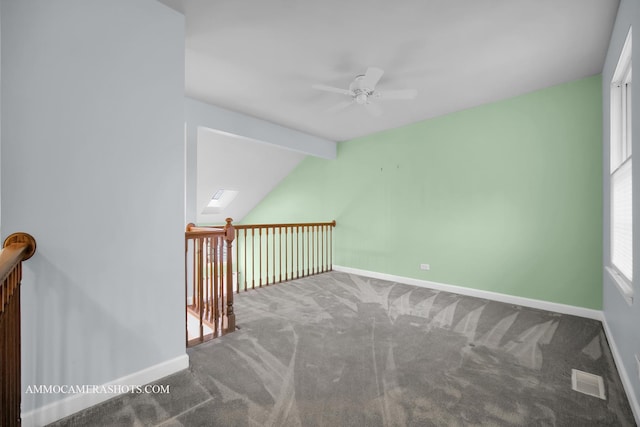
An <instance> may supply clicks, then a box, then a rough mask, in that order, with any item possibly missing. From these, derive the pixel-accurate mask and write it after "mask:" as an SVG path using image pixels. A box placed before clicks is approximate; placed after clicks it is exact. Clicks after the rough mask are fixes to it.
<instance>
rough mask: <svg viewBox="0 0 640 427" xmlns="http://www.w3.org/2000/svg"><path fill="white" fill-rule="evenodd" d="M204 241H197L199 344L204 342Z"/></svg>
mask: <svg viewBox="0 0 640 427" xmlns="http://www.w3.org/2000/svg"><path fill="white" fill-rule="evenodd" d="M203 240H204V239H202V238H200V239H198V321H199V327H200V342H202V341H204V325H203V324H202V317H203V316H204V295H203V293H204V289H203V277H202V265H203V259H202V246H203V244H204V242H203Z"/></svg>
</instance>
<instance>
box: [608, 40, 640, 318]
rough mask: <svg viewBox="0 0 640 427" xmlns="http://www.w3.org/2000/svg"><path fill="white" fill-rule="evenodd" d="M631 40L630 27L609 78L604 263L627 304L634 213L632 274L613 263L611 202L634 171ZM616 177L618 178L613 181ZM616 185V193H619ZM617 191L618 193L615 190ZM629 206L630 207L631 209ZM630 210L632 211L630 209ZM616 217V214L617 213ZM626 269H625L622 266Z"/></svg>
mask: <svg viewBox="0 0 640 427" xmlns="http://www.w3.org/2000/svg"><path fill="white" fill-rule="evenodd" d="M631 40H632V29H631V28H630V29H629V32H628V34H627V38H626V40H625V43H624V46H623V48H622V52H621V53H620V58H619V60H618V64H617V65H616V69H615V72H614V75H613V78H612V79H611V86H610V96H611V104H610V120H611V121H610V123H611V138H610V175H609V185H610V209H611V221H610V227H609V236H610V238H611V244H610V252H611V253H610V257H609V265H607V266H605V267H606V270H607V271H608V272H609V274H610V276H611V277H612V278H613V280H614V282H615V283H616V285H617V287H618V289H619V290H620V292H621V293H622V295H623V296H624V298H625V300H626V301H627V303H629V305H631V304H632V303H633V294H634V290H633V215H631V218H630V221H631V230H630V232H631V237H630V241H631V248H630V252H631V266H630V268H631V275H630V277H629V275H627V274H625V273H624V272H623V271H622V270H623V269H621V268H619V267H618V266H616V264H615V263H614V258H618V259H619V257H617V256H616V254H614V240H615V239H614V232H615V230H614V226H615V224H614V218H615V217H616V215H615V213H614V209H615V207H616V206H615V205H614V197H613V196H614V194H615V193H616V191H615V189H614V184H615V182H616V181H618V182H620V179H619V175H621V174H625V173H627V174H628V175H629V177H628V178H627V179H628V180H630V181H631V182H630V183H629V184H630V188H631V190H630V191H632V189H633V174H632V172H631V171H627V170H625V169H629V168H631V166H632V132H631V129H632V115H631V113H632V94H631V91H632V84H633V74H632V61H631V50H632V49H631ZM616 178H618V179H617V180H616ZM619 191H620V190H619V187H618V192H619ZM618 194H619V193H618ZM632 201H633V195H632V194H631V203H632ZM630 209H632V208H630ZM631 212H632V211H631ZM618 216H619V215H618ZM624 269H625V270H626V269H627V268H624Z"/></svg>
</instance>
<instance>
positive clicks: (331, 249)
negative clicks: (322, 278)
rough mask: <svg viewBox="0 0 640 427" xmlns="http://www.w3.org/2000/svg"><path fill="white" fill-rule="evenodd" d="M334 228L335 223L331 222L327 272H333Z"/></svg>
mask: <svg viewBox="0 0 640 427" xmlns="http://www.w3.org/2000/svg"><path fill="white" fill-rule="evenodd" d="M335 226H336V221H335V220H334V221H333V224H332V225H331V227H329V250H330V251H331V252H330V254H331V255H330V256H329V270H330V271H333V227H335Z"/></svg>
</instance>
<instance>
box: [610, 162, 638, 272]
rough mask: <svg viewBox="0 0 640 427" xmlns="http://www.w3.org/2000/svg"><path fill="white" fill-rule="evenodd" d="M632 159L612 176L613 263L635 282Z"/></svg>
mask: <svg viewBox="0 0 640 427" xmlns="http://www.w3.org/2000/svg"><path fill="white" fill-rule="evenodd" d="M631 178H632V176H631V158H629V159H628V160H627V161H626V162H624V163H623V164H622V165H621V166H620V167H619V168H618V169H617V170H616V171H615V172H613V174H611V263H612V264H613V265H614V266H615V267H616V268H617V269H618V270H619V271H620V273H622V274H623V275H624V276H625V277H626V278H627V279H628V280H629V281H632V280H633V226H632V225H633V215H632V213H633V212H632V200H633V198H632V180H631Z"/></svg>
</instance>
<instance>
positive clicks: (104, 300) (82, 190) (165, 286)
mask: <svg viewBox="0 0 640 427" xmlns="http://www.w3.org/2000/svg"><path fill="white" fill-rule="evenodd" d="M1 7H2V8H1V19H2V24H1V29H2V42H3V45H2V52H1V53H2V74H1V75H2V88H1V90H2V110H1V111H2V123H3V126H2V147H1V148H2V158H1V160H2V165H1V172H2V178H1V179H2V181H1V183H2V193H1V194H2V221H3V224H2V231H3V233H4V234H9V233H11V232H15V231H26V232H29V233H31V234H32V235H33V236H34V237H35V238H36V240H37V244H38V251H37V254H36V255H35V256H34V257H33V258H32V259H31V260H29V261H28V262H27V263H26V264H25V271H24V279H23V282H22V292H23V293H22V314H23V324H22V325H23V326H22V328H23V329H22V340H23V341H22V342H23V347H22V355H23V361H22V363H23V365H22V369H23V376H22V385H23V390H24V389H25V388H26V387H28V386H29V385H39V384H43V385H55V384H58V385H60V384H67V385H91V384H105V383H108V382H111V381H114V380H116V379H118V378H121V377H124V376H126V375H130V374H134V377H135V373H136V372H139V371H141V370H144V369H146V368H149V367H152V366H154V365H157V364H161V363H163V362H168V361H173V360H182V361H186V360H187V358H186V355H185V343H184V338H185V337H184V329H185V326H184V300H183V298H184V288H183V286H184V285H183V283H184V278H183V265H184V264H183V263H184V261H183V256H184V249H183V248H184V243H183V231H184V147H183V144H184V17H183V16H182V15H180V14H179V13H177V12H175V11H174V10H172V9H169V8H168V7H166V6H164V5H162V4H160V3H158V2H156V1H155V0H135V1H131V0H95V1H85V0H56V1H48V0H20V1H15V0H2V3H1ZM3 237H4V236H3ZM147 373H148V371H147ZM145 378H148V375H147V377H145ZM63 398H68V396H64V395H52V394H42V395H34V394H24V392H23V403H22V408H23V414H24V413H25V412H30V411H32V410H34V409H42V408H43V407H47V408H49V409H50V410H49V411H48V412H47V413H48V414H49V415H51V414H57V415H58V416H61V415H65V414H64V408H63V406H64V405H58V406H56V405H55V404H54V405H53V409H52V407H51V406H45V405H47V404H50V403H53V402H57V401H60V400H61V399H63ZM62 401H63V402H64V401H67V402H68V401H69V399H65V400H62ZM75 402H76V403H77V400H76V401H75ZM75 409H77V407H76V408H75ZM36 412H37V411H36ZM45 418H46V417H45ZM39 422H44V421H43V420H41V421H39ZM36 423H38V422H36Z"/></svg>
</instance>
